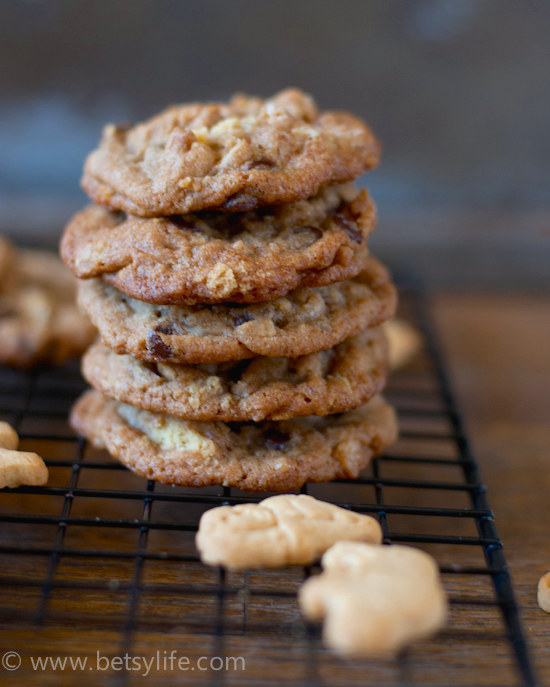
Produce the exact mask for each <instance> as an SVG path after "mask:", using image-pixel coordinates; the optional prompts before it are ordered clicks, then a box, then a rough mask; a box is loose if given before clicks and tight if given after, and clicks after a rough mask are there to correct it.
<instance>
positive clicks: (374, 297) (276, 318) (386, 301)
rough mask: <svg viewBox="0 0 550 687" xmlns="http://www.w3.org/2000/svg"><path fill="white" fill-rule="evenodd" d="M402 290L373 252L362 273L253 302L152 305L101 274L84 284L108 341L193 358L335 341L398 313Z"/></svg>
mask: <svg viewBox="0 0 550 687" xmlns="http://www.w3.org/2000/svg"><path fill="white" fill-rule="evenodd" d="M396 298H397V297H396V292H395V288H394V286H393V285H392V283H391V281H390V277H389V275H388V272H387V270H386V269H385V268H384V267H383V266H382V265H381V264H380V263H379V262H378V261H377V260H375V259H374V258H371V257H369V258H367V260H366V262H365V267H364V270H363V271H362V272H361V273H360V274H359V275H358V276H357V277H355V278H354V279H351V280H349V281H344V282H340V283H338V284H330V285H329V286H322V287H320V288H317V289H313V288H302V289H297V290H295V291H292V292H291V293H289V294H288V295H287V296H285V297H282V298H278V299H277V300H274V301H270V302H268V303H254V304H252V305H241V306H238V305H212V306H200V305H196V306H178V305H151V304H149V303H143V302H141V301H138V300H135V299H133V298H130V297H129V296H125V295H124V294H123V293H121V292H120V291H117V290H116V289H115V288H113V287H112V286H110V285H109V284H107V283H106V282H105V281H104V280H103V279H101V278H98V277H95V278H93V279H87V280H85V281H81V282H80V283H79V285H78V300H79V303H80V305H81V307H82V308H83V309H84V310H85V312H86V313H87V314H88V315H89V316H90V318H91V320H92V322H93V323H94V324H95V325H96V327H97V328H98V329H99V332H100V335H101V338H102V339H103V343H104V344H105V345H106V346H109V347H110V348H112V349H113V350H115V351H117V353H129V354H130V355H133V356H134V357H135V358H139V359H141V360H148V361H150V362H173V363H193V364H195V363H207V362H222V361H227V360H243V359H245V358H253V357H255V356H259V355H263V356H268V357H272V358H282V357H284V358H296V357H298V356H301V355H307V354H309V353H312V352H314V351H319V350H322V349H327V348H331V347H332V346H335V345H336V344H338V343H339V342H340V341H343V340H344V339H346V338H348V337H350V336H354V335H355V334H357V333H358V332H360V331H361V330H362V329H365V328H366V327H373V326H376V325H378V324H380V323H381V322H383V321H384V320H386V319H388V318H389V317H391V316H392V315H393V312H394V310H395V306H396Z"/></svg>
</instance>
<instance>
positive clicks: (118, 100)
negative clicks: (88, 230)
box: [0, 0, 550, 289]
mask: <svg viewBox="0 0 550 687" xmlns="http://www.w3.org/2000/svg"><path fill="white" fill-rule="evenodd" d="M0 63H1V64H2V69H1V70H0V84H1V89H2V98H1V101H0V142H1V151H2V153H1V155H0V231H2V232H5V233H8V234H10V235H12V236H14V237H15V238H16V239H18V240H20V241H21V242H30V243H49V244H52V245H53V244H54V243H55V242H56V241H57V238H58V237H59V234H60V232H61V230H62V226H63V224H64V222H65V221H66V220H67V218H68V217H69V216H70V215H71V213H72V212H74V211H75V210H77V209H78V208H79V207H81V206H82V205H83V204H84V203H85V202H86V199H85V196H84V194H83V193H82V192H81V191H80V189H79V186H78V182H79V177H80V170H81V167H82V163H83V160H84V157H85V155H86V153H87V152H88V151H89V150H91V149H92V148H93V147H95V145H96V143H97V140H98V137H99V134H100V131H101V127H102V125H103V124H104V123H105V122H108V121H134V120H136V119H140V118H143V117H147V116H149V115H151V114H153V113H154V112H156V111H158V110H160V109H162V108H163V107H164V106H165V105H167V104H169V103H172V102H185V101H190V100H202V99H204V100H215V99H225V98H227V97H228V96H229V95H230V94H231V93H233V92H234V91H237V90H240V91H244V92H248V93H252V94H258V95H263V96H267V95H271V94H273V93H274V92H276V91H277V90H279V89H281V88H284V87H285V86H288V85H294V86H299V87H301V88H303V89H304V90H306V91H308V92H310V93H311V94H312V95H314V97H315V98H316V100H317V102H318V103H319V105H320V106H321V107H323V108H335V109H349V110H351V111H353V112H355V113H357V114H359V115H361V116H363V117H364V118H365V119H366V120H367V121H368V122H369V123H370V124H371V125H372V127H373V128H374V130H375V131H376V133H377V134H378V136H379V137H380V138H381V139H382V141H383V144H384V156H383V161H382V165H381V166H380V168H379V169H378V170H377V171H375V172H373V173H371V174H369V175H368V176H366V177H365V178H364V179H362V180H361V182H362V183H365V184H366V185H367V186H368V188H369V189H370V190H371V191H372V194H373V195H374V197H375V200H376V201H377V203H378V206H379V214H380V223H379V227H378V230H377V232H376V234H375V237H374V239H373V245H374V246H375V247H376V249H377V252H378V253H379V254H381V255H382V257H385V258H386V259H389V260H390V261H391V262H392V264H393V265H397V266H400V265H402V266H411V265H412V266H413V268H414V269H415V270H416V271H418V272H420V273H422V274H423V275H424V277H425V278H426V279H427V281H428V282H430V283H432V284H436V285H442V286H454V285H466V286H480V285H481V286H495V287H499V288H518V287H521V288H524V289H530V288H541V287H546V288H547V287H548V286H550V248H549V240H548V235H549V231H548V229H549V223H550V181H549V180H550V174H549V171H550V169H549V168H550V165H549V162H548V161H549V160H550V126H549V124H550V122H549V120H550V2H546V1H544V0H540V1H538V2H537V1H533V2H530V1H528V0H383V1H382V0H339V1H338V2H336V1H330V2H329V1H325V0H271V1H268V0H231V1H229V0H94V1H93V2H83V1H81V2H79V1H78V0H2V3H1V4H0Z"/></svg>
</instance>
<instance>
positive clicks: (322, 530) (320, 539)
mask: <svg viewBox="0 0 550 687" xmlns="http://www.w3.org/2000/svg"><path fill="white" fill-rule="evenodd" d="M342 538H345V539H346V540H347V541H364V542H369V543H371V544H381V543H382V528H381V527H380V525H379V524H378V520H375V519H374V518H373V517H371V516H370V515H363V514H361V513H354V512H353V511H350V510H347V509H346V508H340V507H339V506H335V505H334V504H333V503H326V502H325V501H318V500H317V499H314V498H313V497H312V496H306V495H305V494H280V495H279V496H270V497H269V498H268V499H264V500H263V501H260V502H259V503H242V504H239V505H237V506H220V507H219V508H211V509H210V510H207V511H206V512H205V513H203V515H202V517H201V520H200V524H199V529H198V532H197V536H196V538H195V543H196V545H197V549H198V550H199V553H200V555H201V560H202V562H203V563H206V564H207V565H221V566H223V567H224V568H229V569H231V570H246V569H251V568H278V567H282V566H284V565H310V564H311V563H313V562H314V561H316V560H317V559H318V558H319V557H320V556H321V555H322V554H323V553H324V552H325V551H326V550H327V549H329V548H330V547H331V546H332V545H333V544H335V543H336V542H337V541H340V540H341V539H342Z"/></svg>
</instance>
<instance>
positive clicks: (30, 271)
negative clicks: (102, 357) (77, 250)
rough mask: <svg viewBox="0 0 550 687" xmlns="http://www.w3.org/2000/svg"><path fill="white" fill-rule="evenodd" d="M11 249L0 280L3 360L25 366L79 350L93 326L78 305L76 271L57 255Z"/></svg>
mask: <svg viewBox="0 0 550 687" xmlns="http://www.w3.org/2000/svg"><path fill="white" fill-rule="evenodd" d="M4 245H6V244H4ZM11 253H12V260H11V262H10V265H9V270H8V274H7V276H6V278H5V279H3V280H2V282H1V283H0V363H2V364H4V365H10V366H13V367H20V368H26V367H30V366H32V365H36V364H39V363H54V364H55V363H60V362H63V361H64V360H66V359H67V358H70V357H72V356H76V355H80V353H82V351H83V350H84V349H85V348H86V346H88V344H89V343H90V342H91V341H92V340H93V338H94V335H95V330H94V328H93V327H92V325H91V324H90V322H89V321H88V319H87V318H86V317H84V315H82V314H81V313H80V312H79V311H78V309H77V307H76V305H75V302H74V301H75V283H76V280H75V279H74V277H73V276H72V274H71V273H70V272H69V270H67V268H66V267H65V266H64V265H63V263H62V262H61V261H60V260H59V258H58V257H57V256H55V255H53V254H50V253H46V252H43V251H25V250H19V251H15V250H13V249H12V251H11Z"/></svg>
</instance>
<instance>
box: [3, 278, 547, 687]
mask: <svg viewBox="0 0 550 687" xmlns="http://www.w3.org/2000/svg"><path fill="white" fill-rule="evenodd" d="M401 291H402V294H403V295H402V299H401V302H402V306H401V307H402V310H403V314H404V315H405V316H406V317H408V318H410V319H412V320H413V321H414V322H415V323H416V325H417V327H418V328H419V329H420V330H421V332H422V333H423V335H424V344H425V350H424V352H423V355H422V356H421V358H419V359H418V360H417V361H416V363H415V364H414V365H413V366H412V367H409V368H407V370H406V371H404V372H402V373H400V374H397V375H395V376H394V377H393V379H392V381H391V382H390V384H389V386H388V389H387V393H386V395H387V397H388V398H389V399H390V400H391V401H392V402H393V403H394V404H395V405H396V406H397V408H398V411H399V415H400V420H401V427H402V432H401V438H400V441H399V443H398V444H397V445H396V446H394V447H392V449H391V452H389V453H387V454H385V455H383V456H381V457H379V458H376V459H375V460H373V461H372V463H371V465H370V467H369V468H368V469H367V470H366V471H365V472H364V473H363V475H362V476H361V478H360V479H358V480H342V481H339V482H335V483H331V484H328V485H327V484H309V485H306V487H305V488H304V490H303V491H305V492H307V493H310V494H312V495H315V496H318V497H319V498H323V499H326V500H329V501H332V502H335V503H338V504H340V505H343V506H345V507H347V508H351V509H353V510H356V511H358V512H362V513H372V514H375V515H376V516H377V517H378V518H379V520H380V523H381V524H382V527H383V530H384V535H385V540H386V541H387V542H388V543H390V542H406V543H409V544H413V545H415V546H419V547H421V548H424V549H426V550H427V551H429V552H431V553H432V554H433V555H435V556H436V558H437V559H438V561H439V563H440V567H441V571H442V575H443V580H444V583H445V585H446V587H447V589H448V592H449V595H450V601H451V612H450V619H449V626H448V628H447V629H446V630H445V631H444V632H443V633H442V634H441V635H440V636H439V637H437V638H435V639H432V640H430V641H426V642H422V643H420V644H418V645H415V646H414V647H412V648H411V649H410V650H408V651H407V652H405V653H403V654H402V655H401V656H399V657H398V659H396V660H391V661H390V660H386V661H382V660H380V661H369V662H366V661H362V660H343V659H340V658H338V657H337V656H335V655H333V654H332V653H331V652H330V651H328V650H326V649H325V648H323V645H322V641H321V638H320V631H319V628H318V627H314V626H311V625H309V624H307V623H305V622H304V621H303V620H302V618H301V617H300V613H299V609H298V606H297V603H296V591H297V589H298V587H299V585H300V584H301V582H302V581H303V579H304V577H307V575H309V574H311V573H312V572H316V570H315V566H314V567H313V568H311V569H305V570H304V569H299V568H289V569H285V570H283V571H266V572H250V573H244V574H236V573H226V572H224V571H223V570H221V569H220V570H216V569H207V568H205V567H203V566H202V565H201V564H200V562H199V560H198V557H197V554H196V551H195V548H194V545H193V534H194V532H195V530H196V527H197V524H198V520H199V518H200V515H201V513H202V512H203V511H204V510H205V509H207V508H209V507H212V506H216V505H219V504H222V503H229V504H234V503H238V502H242V501H250V500H255V499H260V498H263V497H264V496H265V494H262V495H254V494H248V493H245V492H240V491H238V490H236V489H230V488H206V489H184V488H175V487H165V486H162V485H158V484H156V483H154V482H152V481H146V480H144V479H141V478H138V477H137V476H135V475H132V474H131V473H130V472H128V471H127V470H126V469H125V468H123V467H122V466H120V465H118V464H117V463H115V462H113V461H111V460H110V459H108V457H107V456H106V454H105V453H102V452H98V451H95V450H94V449H93V448H92V447H90V446H89V445H87V444H86V442H84V441H83V440H81V439H79V438H77V437H75V436H74V434H73V433H72V432H71V430H70V428H69V427H68V426H67V423H66V418H67V413H68V410H69V408H70V406H71V404H72V402H73V401H74V399H75V397H76V395H77V394H78V393H79V392H80V391H81V390H82V388H83V386H84V384H83V382H82V380H81V378H80V375H79V373H78V367H77V365H76V364H72V365H69V366H66V367H64V368H61V369H57V370H42V371H39V372H33V373H16V372H13V371H9V370H5V369H4V370H0V419H5V420H7V421H9V422H10V423H11V424H13V425H14V426H15V427H16V428H17V429H18V431H19V433H20V436H21V438H22V442H23V443H22V445H23V446H24V447H25V448H28V449H29V450H37V451H38V452H39V453H40V454H41V455H43V456H44V457H45V458H46V460H47V463H48V466H49V468H50V475H51V478H50V481H49V483H48V486H46V487H21V488H19V489H16V490H11V491H10V490H5V491H4V492H1V493H0V522H1V523H2V524H1V528H0V532H1V533H2V534H1V536H0V607H1V608H2V610H1V611H0V638H1V643H2V646H3V650H4V651H6V650H14V649H17V647H14V646H13V642H14V641H20V646H19V649H18V651H19V652H20V653H21V654H22V656H23V660H22V666H21V668H20V672H21V671H23V673H22V674H23V676H25V675H26V676H27V678H29V680H30V679H32V677H33V676H32V674H31V673H32V671H31V667H30V664H29V661H28V660H27V659H28V658H29V656H31V655H33V653H34V654H35V655H37V654H40V655H50V656H55V655H65V656H68V655H74V656H77V655H79V656H82V655H86V656H88V657H89V658H90V661H91V660H92V658H93V657H94V656H95V657H96V658H95V659H94V660H97V656H98V652H100V653H101V655H102V656H114V655H117V656H120V657H123V656H125V655H126V654H128V655H131V656H138V655H139V656H147V657H149V656H156V663H155V666H154V668H155V675H156V676H157V677H158V678H159V679H160V677H162V678H163V679H164V680H165V681H166V683H167V684H169V683H170V682H171V681H173V682H178V681H182V680H183V681H185V683H186V684H194V683H197V684H216V685H252V684H261V685H267V684H278V685H279V684H293V685H294V684H300V685H321V684H326V685H352V684H373V685H383V684H399V685H412V684H419V683H420V684H434V685H435V684H441V685H448V684H451V683H452V684H469V685H473V684H474V680H473V679H472V674H471V672H468V670H469V666H470V662H471V661H470V659H471V657H472V656H474V655H477V656H483V657H484V658H485V660H486V661H487V670H488V671H490V673H491V674H492V676H493V677H495V675H497V676H498V678H497V681H498V684H510V685H517V684H521V685H534V684H535V677H534V674H533V669H532V665H531V663H530V661H529V656H528V650H527V645H526V641H525V637H524V635H523V632H522V627H521V624H520V620H519V615H518V607H517V604H516V601H515V598H514V593H513V589H512V584H511V579H510V575H509V573H508V570H507V567H506V560H505V557H504V553H503V549H502V543H501V541H500V539H499V536H498V533H497V530H496V527H495V522H494V517H493V513H492V511H491V509H490V506H489V502H488V499H487V494H486V490H485V487H484V486H483V484H482V482H481V480H480V476H479V472H478V467H477V464H476V462H475V460H474V458H473V456H472V453H471V450H470V446H469V443H468V438H467V436H466V433H465V431H464V427H463V425H462V420H461V417H460V414H459V412H458V410H457V407H456V404H455V400H454V396H453V394H452V391H451V387H450V384H449V380H448V376H447V372H446V368H445V365H444V363H443V360H442V356H441V349H440V346H439V344H438V341H437V338H436V335H435V333H434V331H433V327H432V325H431V322H430V319H429V310H428V308H427V306H426V301H425V298H424V296H423V294H422V293H421V292H420V291H418V290H417V289H409V290H404V289H402V290H401ZM18 638H19V639H18ZM174 651H175V652H176V653H177V656H178V657H181V656H184V657H186V658H187V660H188V663H187V668H186V669H185V670H186V672H185V675H182V672H181V668H179V667H176V668H175V667H174V663H173V662H171V659H170V657H171V656H172V655H173V654H172V652H174ZM201 657H204V659H203V662H202V665H206V666H207V669H204V670H203V669H202V668H200V667H199V665H198V663H197V662H198V661H199V659H200V658H201ZM212 657H215V659H216V662H215V663H214V664H213V663H212V662H210V659H211V658H212ZM231 657H233V658H234V657H243V658H244V659H245V665H246V668H245V669H244V670H242V669H240V668H241V666H242V663H240V664H238V665H239V668H238V669H232V668H231V669H229V668H227V666H228V665H231V666H232V667H233V668H234V667H235V666H236V665H237V664H235V663H233V664H228V663H226V662H225V661H227V660H228V659H229V658H231ZM220 661H221V662H223V668H222V669H220V668H219V666H220V665H221V663H220ZM89 665H96V664H95V663H94V664H92V663H90V664H89ZM127 667H128V666H126V667H125V669H121V670H119V669H116V670H108V671H105V672H100V673H98V671H97V669H95V672H93V676H94V681H93V684H98V683H100V682H101V681H102V680H104V681H105V683H106V684H107V683H108V684H133V681H134V679H135V678H136V676H140V672H139V671H134V672H133V671H132V666H130V668H129V669H126V668H127ZM96 668H97V666H96ZM226 668H227V669H226ZM88 670H90V671H92V668H91V667H90V668H88ZM25 671H26V673H25ZM142 672H143V671H142ZM91 674H92V673H90V675H91ZM82 675H83V677H84V678H85V677H86V672H85V671H84V672H83V673H82ZM478 677H479V684H488V682H489V680H488V677H487V675H485V674H483V672H480V673H479V675H478ZM73 678H74V671H73V670H71V669H66V670H64V671H62V672H59V671H58V672H57V674H56V684H64V682H63V680H66V681H68V682H67V683H69V682H70V680H72V679H73ZM495 684H496V683H495Z"/></svg>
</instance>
